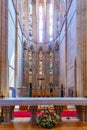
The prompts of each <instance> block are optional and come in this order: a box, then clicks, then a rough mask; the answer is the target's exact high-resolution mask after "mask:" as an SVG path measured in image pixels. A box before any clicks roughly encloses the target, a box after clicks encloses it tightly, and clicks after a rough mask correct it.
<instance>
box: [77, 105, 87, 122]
mask: <svg viewBox="0 0 87 130" xmlns="http://www.w3.org/2000/svg"><path fill="white" fill-rule="evenodd" d="M76 110H77V114H78V117H79V120H80V121H81V122H87V106H82V105H78V106H76Z"/></svg>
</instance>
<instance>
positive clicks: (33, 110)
mask: <svg viewBox="0 0 87 130" xmlns="http://www.w3.org/2000/svg"><path fill="white" fill-rule="evenodd" d="M37 108H38V106H30V109H29V110H30V112H31V120H30V123H31V124H36V112H37Z"/></svg>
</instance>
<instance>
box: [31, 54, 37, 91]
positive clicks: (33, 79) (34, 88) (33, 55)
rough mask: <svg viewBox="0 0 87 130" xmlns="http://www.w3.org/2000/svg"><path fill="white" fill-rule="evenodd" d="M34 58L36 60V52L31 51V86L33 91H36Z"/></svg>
mask: <svg viewBox="0 0 87 130" xmlns="http://www.w3.org/2000/svg"><path fill="white" fill-rule="evenodd" d="M36 60H37V55H36V52H33V54H32V87H33V91H34V92H37V85H36V82H37V79H36V75H37V73H36V66H37V64H36Z"/></svg>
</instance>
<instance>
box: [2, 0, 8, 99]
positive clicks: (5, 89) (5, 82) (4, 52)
mask: <svg viewBox="0 0 87 130" xmlns="http://www.w3.org/2000/svg"><path fill="white" fill-rule="evenodd" d="M0 90H1V91H3V94H4V95H5V96H6V97H7V96H8V95H9V90H8V0H7V1H6V0H0Z"/></svg>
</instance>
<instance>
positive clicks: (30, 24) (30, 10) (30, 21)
mask: <svg viewBox="0 0 87 130" xmlns="http://www.w3.org/2000/svg"><path fill="white" fill-rule="evenodd" d="M29 39H32V1H29Z"/></svg>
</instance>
